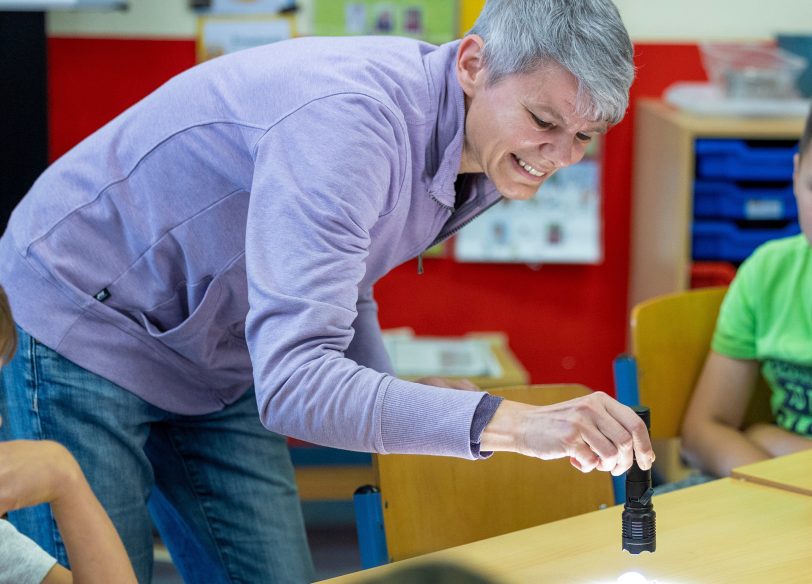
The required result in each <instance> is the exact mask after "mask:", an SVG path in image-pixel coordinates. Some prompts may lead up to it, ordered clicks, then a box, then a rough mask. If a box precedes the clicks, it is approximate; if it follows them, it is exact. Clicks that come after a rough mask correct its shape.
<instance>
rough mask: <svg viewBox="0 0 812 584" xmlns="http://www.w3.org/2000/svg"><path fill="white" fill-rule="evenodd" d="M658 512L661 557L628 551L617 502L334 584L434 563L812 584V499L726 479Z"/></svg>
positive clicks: (530, 577) (669, 583) (537, 577)
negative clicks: (811, 578) (623, 539)
mask: <svg viewBox="0 0 812 584" xmlns="http://www.w3.org/2000/svg"><path fill="white" fill-rule="evenodd" d="M539 497H540V502H542V501H543V494H540V495H539ZM654 507H655V511H656V512H657V551H656V552H655V553H654V554H649V553H644V554H640V555H638V556H632V555H630V554H628V553H626V552H623V551H621V540H620V532H621V512H622V510H623V509H622V506H615V507H611V508H609V509H604V510H601V511H595V512H592V513H587V514H584V515H579V516H577V517H572V518H569V519H564V520H562V521H556V522H554V523H548V524H545V525H540V526H538V527H532V528H530V529H525V530H522V531H517V532H514V533H510V534H507V535H502V536H499V537H495V538H491V539H487V540H483V541H479V542H476V543H472V544H468V545H464V546H460V547H456V548H452V549H449V550H444V551H441V552H435V553H433V554H427V555H425V556H421V557H419V558H414V559H412V560H404V561H402V562H397V563H395V564H389V565H387V566H382V567H379V568H374V569H372V570H367V571H364V572H357V573H354V574H348V575H346V576H341V577H338V578H334V579H332V580H329V582H331V583H332V584H348V583H361V582H364V581H365V580H366V579H367V578H368V577H369V576H372V575H383V574H385V573H388V572H391V571H392V570H395V569H398V568H401V567H404V566H408V565H414V564H418V563H425V562H429V561H432V560H435V561H437V560H442V561H448V562H455V563H459V564H462V565H464V566H467V567H469V568H471V569H474V570H478V571H481V572H482V573H483V574H485V575H487V576H490V577H492V578H494V580H495V581H497V582H500V583H508V584H509V583H517V584H518V583H527V582H550V583H556V584H558V583H573V584H576V583H577V584H587V583H589V584H616V583H617V581H618V578H619V577H620V576H621V575H622V574H625V573H626V572H630V571H636V572H638V573H640V574H642V575H643V576H644V577H645V578H647V579H648V580H647V581H648V582H656V583H657V584H687V583H691V584H705V583H711V582H716V583H723V582H724V583H727V582H731V583H736V584H746V583H754V584H763V583H765V582H781V583H782V584H792V583H798V584H801V583H804V584H806V583H808V582H809V581H810V566H812V497H807V496H804V495H800V494H797V493H794V492H790V491H787V490H782V489H776V488H772V487H766V486H764V485H760V484H755V483H752V482H747V481H742V480H737V479H720V480H718V481H713V482H710V483H706V484H704V485H698V486H696V487H691V488H688V489H683V490H681V491H676V492H672V493H668V494H665V495H661V496H659V497H655V500H654Z"/></svg>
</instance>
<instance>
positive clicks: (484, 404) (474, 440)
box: [471, 393, 503, 459]
mask: <svg viewBox="0 0 812 584" xmlns="http://www.w3.org/2000/svg"><path fill="white" fill-rule="evenodd" d="M502 399H503V398H501V397H497V396H495V395H491V394H489V393H486V394H485V395H483V396H482V399H481V400H480V401H479V405H478V406H477V407H476V410H474V418H473V420H472V421H471V454H472V455H473V457H474V458H480V459H482V458H489V457H490V456H491V455H493V452H491V451H487V450H486V451H484V452H482V451H480V449H479V445H480V442H481V441H482V432H483V431H484V430H485V426H487V425H488V422H490V421H491V418H493V415H494V414H495V413H496V408H498V407H499V404H501V403H502Z"/></svg>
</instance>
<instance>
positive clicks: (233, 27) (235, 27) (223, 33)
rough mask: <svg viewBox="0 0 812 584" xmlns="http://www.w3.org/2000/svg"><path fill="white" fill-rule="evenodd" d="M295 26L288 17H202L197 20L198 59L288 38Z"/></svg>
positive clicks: (292, 33) (204, 59)
mask: <svg viewBox="0 0 812 584" xmlns="http://www.w3.org/2000/svg"><path fill="white" fill-rule="evenodd" d="M294 28H295V27H294V19H293V18H292V17H289V16H273V15H269V16H257V15H252V16H203V17H201V18H199V19H198V35H197V60H198V62H202V61H206V60H208V59H213V58H215V57H219V56H221V55H225V54H227V53H233V52H235V51H240V50H242V49H250V48H252V47H258V46H260V45H266V44H268V43H273V42H277V41H282V40H285V39H289V38H291V37H293V35H294V32H295V31H294Z"/></svg>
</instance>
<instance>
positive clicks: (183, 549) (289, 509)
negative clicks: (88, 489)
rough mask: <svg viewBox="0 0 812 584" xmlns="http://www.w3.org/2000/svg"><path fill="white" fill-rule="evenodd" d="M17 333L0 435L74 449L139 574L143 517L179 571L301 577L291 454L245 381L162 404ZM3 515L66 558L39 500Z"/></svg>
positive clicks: (213, 578) (145, 549) (145, 541)
mask: <svg viewBox="0 0 812 584" xmlns="http://www.w3.org/2000/svg"><path fill="white" fill-rule="evenodd" d="M18 333H19V335H20V341H19V346H18V350H17V354H16V356H15V357H14V359H13V360H12V362H11V363H9V365H8V366H7V367H5V368H4V369H3V371H2V375H0V391H1V392H2V396H3V399H2V400H0V413H2V415H3V425H2V428H0V437H2V439H4V440H11V439H35V440H36V439H48V440H55V441H57V442H60V443H62V444H64V445H65V446H66V447H67V448H68V450H70V451H71V453H73V455H74V456H75V457H76V459H77V460H78V461H79V464H80V466H81V467H82V470H83V471H84V473H85V474H86V475H87V477H88V481H89V482H90V485H91V486H92V488H93V491H94V492H95V493H96V496H97V497H98V498H99V500H100V501H101V503H102V505H103V506H104V508H105V509H106V510H107V512H108V514H109V515H110V517H111V519H112V520H113V524H114V525H115V526H116V529H117V530H118V532H119V534H120V535H121V539H122V540H123V541H124V546H125V547H126V548H127V553H128V554H129V556H130V560H131V561H132V564H133V567H134V568H135V573H136V575H137V576H138V581H139V582H149V581H150V578H151V574H152V562H153V558H152V549H153V541H152V524H153V522H154V524H155V526H156V527H157V528H158V531H159V532H160V534H161V537H162V539H163V540H164V542H165V543H166V545H167V547H168V548H169V551H170V553H171V555H172V559H173V561H174V562H175V565H176V566H177V568H178V570H179V571H180V572H181V574H182V575H183V578H184V581H186V582H192V583H195V582H206V583H219V582H229V583H232V582H233V583H236V582H260V581H261V582H283V583H287V582H290V583H297V584H298V583H300V582H309V581H311V580H312V574H313V571H312V564H311V560H310V553H309V550H308V547H307V539H306V536H305V532H304V523H303V520H302V515H301V507H300V505H299V500H298V494H297V490H296V484H295V481H294V476H293V467H292V465H291V462H290V455H289V453H288V450H287V446H286V444H285V440H284V438H282V437H281V436H278V435H276V434H273V433H271V432H269V431H268V430H266V429H265V428H264V427H263V426H262V424H261V423H260V421H259V414H258V412H257V405H256V399H255V396H254V392H253V391H248V392H246V394H245V395H244V396H243V397H242V398H240V399H239V400H238V401H237V402H235V403H234V404H231V405H229V406H227V407H226V408H225V409H223V410H222V411H219V412H215V413H212V414H207V415H201V416H183V415H179V414H173V413H170V412H167V411H164V410H162V409H160V408H157V407H155V406H152V405H150V404H149V403H147V402H145V401H144V400H142V399H140V398H139V397H137V396H136V395H134V394H132V393H130V392H129V391H127V390H125V389H123V388H121V387H120V386H118V385H115V384H113V383H110V382H109V381H107V380H106V379H104V378H102V377H99V376H98V375H95V374H93V373H91V372H89V371H87V370H85V369H83V368H81V367H79V366H78V365H76V364H74V363H72V362H70V361H68V360H67V359H65V358H63V357H61V356H60V355H59V354H57V353H56V352H54V351H52V350H51V349H49V348H47V347H45V346H44V345H42V344H41V343H39V342H38V341H37V340H36V339H34V338H32V337H31V336H29V335H28V334H26V333H25V331H23V330H21V329H19V328H18ZM150 515H151V516H152V521H150ZM10 519H11V521H12V523H14V524H15V525H16V526H17V528H18V529H19V530H20V531H22V532H23V533H25V534H27V535H28V536H29V537H31V538H32V539H34V540H35V541H36V542H37V543H38V544H39V545H40V546H42V547H43V548H44V549H45V550H47V551H48V552H50V553H51V554H52V555H54V556H55V557H56V558H57V560H59V562H60V563H62V564H64V565H68V562H67V556H66V554H65V547H64V544H63V542H62V540H61V538H60V535H59V532H58V530H57V528H56V524H55V522H54V519H53V516H52V514H51V511H50V508H49V507H48V506H47V505H38V506H37V507H32V508H29V509H24V510H20V511H16V512H13V513H11V514H10Z"/></svg>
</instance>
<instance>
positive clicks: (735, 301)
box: [711, 234, 812, 437]
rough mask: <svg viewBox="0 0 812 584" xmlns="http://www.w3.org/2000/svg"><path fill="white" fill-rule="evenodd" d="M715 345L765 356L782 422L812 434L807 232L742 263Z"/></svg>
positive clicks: (811, 251)
mask: <svg viewBox="0 0 812 584" xmlns="http://www.w3.org/2000/svg"><path fill="white" fill-rule="evenodd" d="M711 347H712V348H713V350H714V351H716V352H717V353H721V354H723V355H727V356H728V357H732V358H734V359H755V360H757V361H760V362H761V364H762V366H761V372H762V374H763V375H764V378H765V379H766V380H767V383H768V384H769V385H770V389H771V390H772V395H771V398H770V403H771V405H772V411H773V415H774V416H775V420H776V423H777V424H778V425H779V426H781V427H782V428H784V429H786V430H789V431H791V432H795V433H797V434H800V435H802V436H807V437H812V247H810V245H809V242H808V241H807V239H806V238H805V237H804V235H803V234H801V235H797V236H795V237H789V238H785V239H778V240H775V241H770V242H768V243H765V244H764V245H762V246H761V247H759V248H758V249H757V250H756V251H755V252H753V255H751V256H750V257H749V258H748V259H747V261H746V262H744V263H743V264H742V265H741V267H740V268H739V271H738V273H737V274H736V279H735V280H734V281H733V283H732V284H731V285H730V290H729V291H728V293H727V295H726V296H725V300H724V302H723V303H722V308H721V310H720V312H719V320H718V321H717V323H716V332H715V333H714V336H713V342H712V343H711Z"/></svg>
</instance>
